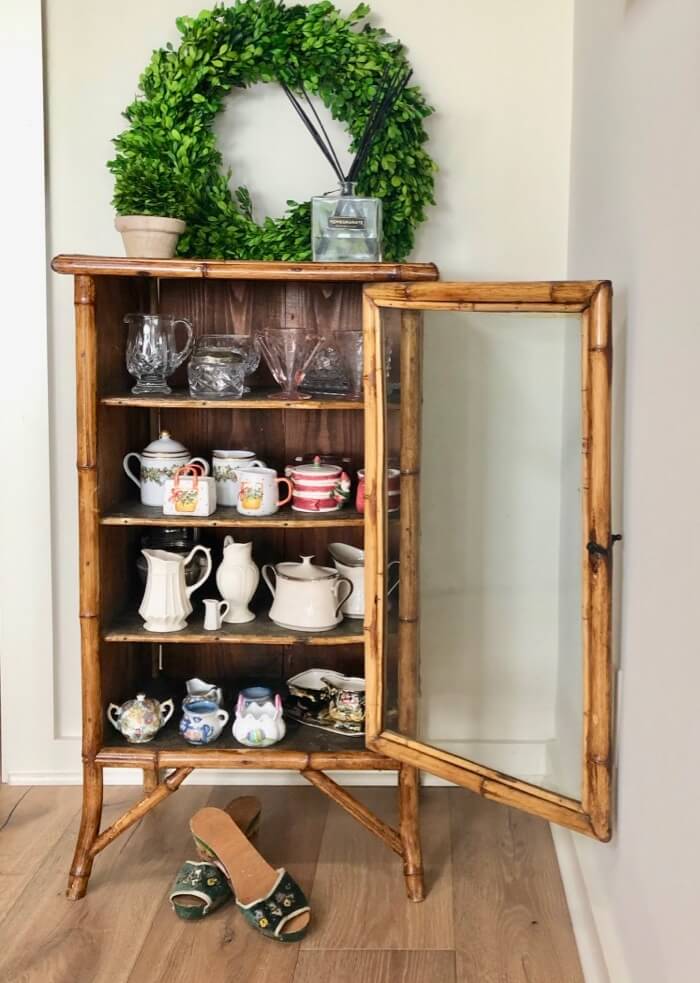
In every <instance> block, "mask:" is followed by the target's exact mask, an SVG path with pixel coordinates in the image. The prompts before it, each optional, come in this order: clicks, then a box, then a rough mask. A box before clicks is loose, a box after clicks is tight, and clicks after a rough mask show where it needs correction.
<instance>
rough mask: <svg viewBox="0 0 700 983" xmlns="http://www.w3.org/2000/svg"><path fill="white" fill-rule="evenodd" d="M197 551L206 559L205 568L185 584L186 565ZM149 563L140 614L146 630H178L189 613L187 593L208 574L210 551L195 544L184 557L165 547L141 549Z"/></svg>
mask: <svg viewBox="0 0 700 983" xmlns="http://www.w3.org/2000/svg"><path fill="white" fill-rule="evenodd" d="M198 550H200V551H201V552H202V553H204V554H205V556H206V558H207V568H206V570H205V572H204V573H203V574H202V576H201V577H200V578H199V580H198V581H197V582H196V583H194V584H192V586H191V587H187V585H186V584H185V567H186V566H187V564H188V563H189V562H190V560H191V559H192V557H193V556H194V554H195V553H196V552H197V551H198ZM141 552H142V553H143V555H144V556H145V557H146V562H147V563H148V578H147V580H146V591H145V593H144V595H143V601H142V602H141V607H140V608H139V614H140V615H141V617H142V618H143V619H144V621H145V622H146V623H145V625H144V627H145V629H146V631H158V632H167V631H180V630H181V629H182V628H185V627H186V625H187V617H188V615H190V614H192V603H191V601H190V595H191V594H192V592H193V591H196V590H197V588H198V587H200V586H201V585H202V584H203V583H204V581H205V580H206V579H207V577H208V576H209V574H210V573H211V550H210V549H209V547H208V546H201V545H200V544H197V546H195V547H194V549H193V550H191V551H190V552H189V553H188V554H187V556H180V554H178V553H167V552H166V551H165V550H141Z"/></svg>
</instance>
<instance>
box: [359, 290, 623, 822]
mask: <svg viewBox="0 0 700 983" xmlns="http://www.w3.org/2000/svg"><path fill="white" fill-rule="evenodd" d="M611 303H612V288H611V285H610V283H609V282H607V281H592V282H541V283H442V282H438V283H416V284H407V283H400V284H377V285H371V286H368V287H366V288H365V290H364V306H363V318H364V332H365V334H364V338H365V403H366V408H367V410H366V414H365V467H366V494H365V499H366V502H367V506H366V507H367V515H368V523H367V527H366V536H365V554H366V556H365V576H366V584H367V587H366V596H367V604H366V611H365V632H366V637H367V723H366V734H367V746H368V747H369V748H371V749H372V750H374V751H376V752H377V753H379V754H383V755H386V756H387V757H389V758H393V759H395V760H396V761H399V762H402V763H403V764H404V765H405V766H408V767H410V768H411V769H413V770H412V771H410V772H407V773H406V776H407V777H408V776H410V778H411V780H413V777H414V776H415V774H416V772H415V769H422V770H425V771H427V772H431V773H432V774H434V775H437V776H439V777H441V778H444V779H447V780H448V781H451V782H454V783H456V784H458V785H462V786H464V787H466V788H468V789H471V790H472V791H474V792H477V793H478V794H480V795H483V796H485V797H486V798H489V799H494V800H496V801H499V802H502V803H504V804H506V805H509V806H513V807H516V808H519V809H522V810H524V811H526V812H530V813H532V814H534V815H537V816H541V817H543V818H545V819H547V820H550V821H552V822H556V823H559V824H561V825H563V826H568V827H569V828H571V829H574V830H577V831H578V832H581V833H586V834H588V835H590V836H593V837H596V838H597V839H599V840H603V841H607V840H609V839H610V836H611V769H612V764H611V763H612V713H613V709H612V708H613V700H612V664H611V642H610V620H611V619H610V611H611V582H612V581H611V577H612V555H611V554H612V544H613V538H612V536H611V530H610V385H611V367H612V345H611ZM392 309H393V310H396V311H397V312H398V313H399V316H400V318H401V393H402V404H401V430H402V432H401V458H400V482H401V515H400V527H401V532H400V542H401V559H402V562H401V587H400V599H399V617H398V628H397V632H398V638H397V642H398V656H397V658H398V670H397V677H398V687H399V700H398V708H399V709H398V713H399V729H400V730H401V731H402V733H399V732H398V731H396V730H392V729H390V728H388V727H386V726H385V723H384V698H385V685H386V666H385V651H386V648H385V647H386V632H387V613H386V596H387V588H388V576H387V573H388V571H387V566H386V564H387V558H386V552H387V551H386V542H387V535H388V513H387V498H386V491H385V486H384V483H383V480H382V481H381V482H380V479H379V476H380V475H383V474H384V469H385V467H386V460H387V454H386V446H387V403H386V376H385V371H384V340H383V331H382V329H381V318H382V316H385V315H386V312H387V311H389V310H392ZM422 311H467V312H469V311H472V312H486V313H488V312H492V313H515V312H533V313H544V314H546V313H579V314H580V315H581V344H582V356H581V367H582V368H581V372H582V380H581V381H582V385H581V390H582V415H581V419H582V431H583V432H582V458H581V473H582V480H581V486H582V512H583V523H582V526H583V540H582V543H581V554H582V564H583V578H582V593H583V596H582V628H583V663H584V670H583V706H582V708H581V709H582V715H583V760H582V786H581V787H582V795H581V799H580V800H576V799H572V798H568V797H566V796H563V795H558V794H556V793H555V792H552V791H548V790H546V789H544V788H540V787H539V786H536V785H533V784H529V783H527V782H524V781H520V780H518V779H516V778H513V777H511V776H508V775H506V774H502V773H500V772H498V771H496V770H494V769H492V768H489V767H485V766H483V765H479V764H477V763H476V762H472V761H468V760H466V759H464V758H461V757H459V756H458V755H455V754H451V753H449V752H447V751H444V750H441V749H439V748H436V747H432V746H429V745H427V744H425V743H422V742H420V741H418V740H415V739H413V738H410V737H406V736H404V734H405V733H406V732H408V733H411V732H412V731H413V729H414V726H415V718H416V693H417V672H418V637H419V625H418V617H419V609H418V603H419V598H418V542H419V536H420V529H419V526H418V522H419V507H418V487H419V470H420V400H419V398H418V396H419V394H420V393H421V370H420V360H421V312H422ZM467 330H468V329H467ZM369 585H373V588H370V586H369ZM435 656H436V653H433V657H435Z"/></svg>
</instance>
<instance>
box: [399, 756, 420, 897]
mask: <svg viewBox="0 0 700 983" xmlns="http://www.w3.org/2000/svg"><path fill="white" fill-rule="evenodd" d="M418 791H419V783H418V770H417V769H416V768H411V767H409V765H401V768H400V770H399V819H400V825H399V829H400V833H401V842H402V844H403V873H404V878H405V880H406V893H407V894H408V897H409V900H410V901H422V900H423V898H424V897H425V890H424V886H423V854H422V851H421V845H420V830H419V826H418Z"/></svg>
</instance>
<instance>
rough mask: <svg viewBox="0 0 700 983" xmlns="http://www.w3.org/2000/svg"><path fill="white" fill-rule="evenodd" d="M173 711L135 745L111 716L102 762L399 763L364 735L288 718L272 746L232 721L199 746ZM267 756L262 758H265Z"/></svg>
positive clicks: (390, 766) (352, 766) (374, 766)
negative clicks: (244, 741) (248, 739)
mask: <svg viewBox="0 0 700 983" xmlns="http://www.w3.org/2000/svg"><path fill="white" fill-rule="evenodd" d="M175 716H177V713H176V714H173V722H171V723H169V724H168V726H167V727H165V728H164V729H163V730H162V731H161V732H160V734H158V736H157V737H155V738H154V739H153V740H152V741H149V742H148V743H147V744H129V743H128V742H127V741H126V740H125V739H124V738H123V737H122V736H121V735H120V734H118V733H117V731H116V730H114V728H113V727H112V726H111V724H109V723H107V722H106V721H105V724H104V738H103V744H102V747H101V749H100V750H99V752H98V755H97V760H98V761H99V762H100V763H101V764H103V765H104V764H109V765H116V766H119V765H121V766H124V767H131V768H137V767H143V766H144V765H146V766H154V765H155V766H156V767H163V768H165V767H180V766H182V765H183V763H185V762H186V763H187V764H188V765H189V766H190V767H196V768H280V769H290V768H291V769H294V770H301V769H304V768H309V767H310V768H316V769H319V770H324V769H334V768H338V769H348V770H357V769H363V770H381V771H395V770H396V768H397V765H396V762H395V761H392V760H391V759H390V758H386V757H384V755H381V754H376V753H375V752H373V751H370V750H368V749H367V748H366V747H365V739H364V737H363V736H358V737H346V736H345V735H342V734H330V733H328V732H327V731H323V730H318V729H317V728H315V727H306V726H304V725H303V724H299V723H297V722H296V721H294V720H289V719H287V720H286V723H287V734H286V736H285V738H284V740H282V741H280V742H279V744H274V745H273V746H272V747H269V748H249V747H244V746H243V745H241V744H239V743H238V741H236V740H235V739H234V737H233V735H232V733H231V726H232V720H231V721H229V723H228V724H227V725H226V727H225V728H224V732H223V733H222V735H221V737H220V738H219V739H218V740H217V741H214V743H213V744H208V745H206V746H204V747H193V746H192V745H191V744H188V743H187V742H186V741H184V740H183V739H182V737H181V736H180V734H179V732H178V729H177V723H176V722H175V720H174V718H175ZM261 759H262V760H261Z"/></svg>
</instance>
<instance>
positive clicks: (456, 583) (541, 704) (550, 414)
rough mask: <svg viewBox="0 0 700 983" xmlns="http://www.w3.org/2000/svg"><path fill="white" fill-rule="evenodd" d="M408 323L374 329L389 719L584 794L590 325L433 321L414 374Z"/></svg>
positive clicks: (517, 316) (388, 314)
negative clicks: (381, 414) (585, 336)
mask: <svg viewBox="0 0 700 983" xmlns="http://www.w3.org/2000/svg"><path fill="white" fill-rule="evenodd" d="M398 314H399V312H398V311H391V310H382V312H381V322H380V323H381V330H382V332H383V334H384V336H385V338H386V343H385V351H386V352H389V351H390V352H391V364H390V366H387V369H388V372H387V386H386V394H385V400H386V403H387V412H386V421H387V422H386V430H385V435H386V439H385V453H384V459H385V464H386V467H387V468H388V469H390V470H389V472H388V474H389V478H388V486H389V487H388V494H387V507H388V509H389V510H391V509H392V508H393V506H394V505H395V504H396V503H397V502H398V501H399V498H400V511H399V512H398V513H395V512H392V511H389V513H388V521H387V523H386V530H387V532H386V537H385V549H386V562H387V563H393V562H394V561H398V563H395V565H394V566H392V567H391V569H390V570H389V574H388V583H389V587H390V588H391V585H392V583H393V582H394V580H395V579H397V578H398V580H399V584H398V587H397V588H396V589H395V590H393V591H392V592H391V595H390V602H389V605H388V610H387V623H386V628H385V636H384V637H385V678H384V689H383V692H384V696H383V699H384V708H383V715H384V719H383V727H384V729H386V730H392V731H396V732H398V733H401V734H403V735H405V736H406V737H411V738H415V739H416V740H419V741H421V742H423V743H426V744H429V745H432V746H433V747H436V748H439V749H442V750H444V751H448V752H450V753H452V754H455V755H459V756H460V757H463V758H466V759H469V760H470V761H472V762H475V763H477V764H480V765H485V766H487V767H489V768H493V769H495V770H497V771H499V772H502V773H504V774H507V775H509V776H512V777H514V778H519V779H523V780H525V781H527V782H531V783H533V784H537V785H539V786H542V787H544V788H546V789H549V790H551V791H554V792H557V793H559V794H563V795H566V796H569V797H572V798H576V799H578V798H580V797H581V791H582V790H581V756H582V740H583V735H582V722H583V643H582V624H581V605H582V601H581V598H582V583H581V580H582V563H583V559H582V556H583V554H584V552H585V551H584V550H583V529H582V506H581V481H582V458H581V441H582V438H581V319H580V315H578V314H568V313H567V314H558V313H552V314H530V313H520V312H518V313H462V312H454V311H453V312H428V313H426V314H425V315H423V329H422V360H418V362H417V368H416V370H415V372H414V373H413V374H411V372H404V373H402V366H401V361H402V359H404V360H406V359H407V358H409V357H410V356H411V349H410V340H409V339H410V335H411V330H410V317H411V316H412V315H411V313H410V312H409V330H408V331H407V323H406V313H404V325H403V328H400V327H399V321H398V317H397V315H398ZM415 319H416V323H419V322H418V319H419V315H415ZM416 337H420V329H419V328H418V329H417V331H416ZM421 361H422V364H421ZM404 368H406V366H404ZM417 446H418V447H419V454H416V447H417ZM391 469H396V471H397V472H398V471H401V472H402V473H401V476H400V477H395V472H394V471H393V470H391ZM397 490H400V496H399V495H397V494H395V492H396V491H397ZM412 496H414V498H413V499H412ZM414 505H415V512H414V508H413V506H414ZM416 533H418V539H417V542H416V541H415V540H414V539H413V537H414V536H415V535H416ZM414 546H415V550H414ZM414 555H415V556H416V558H417V561H418V562H417V564H416V563H415V562H414ZM416 566H417V576H416ZM392 574H396V576H392ZM414 660H415V661H414ZM416 663H417V664H418V667H419V671H418V688H417V694H418V695H417V698H416V699H414V698H413V692H414V686H413V679H412V677H413V667H414V665H415V664H416Z"/></svg>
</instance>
